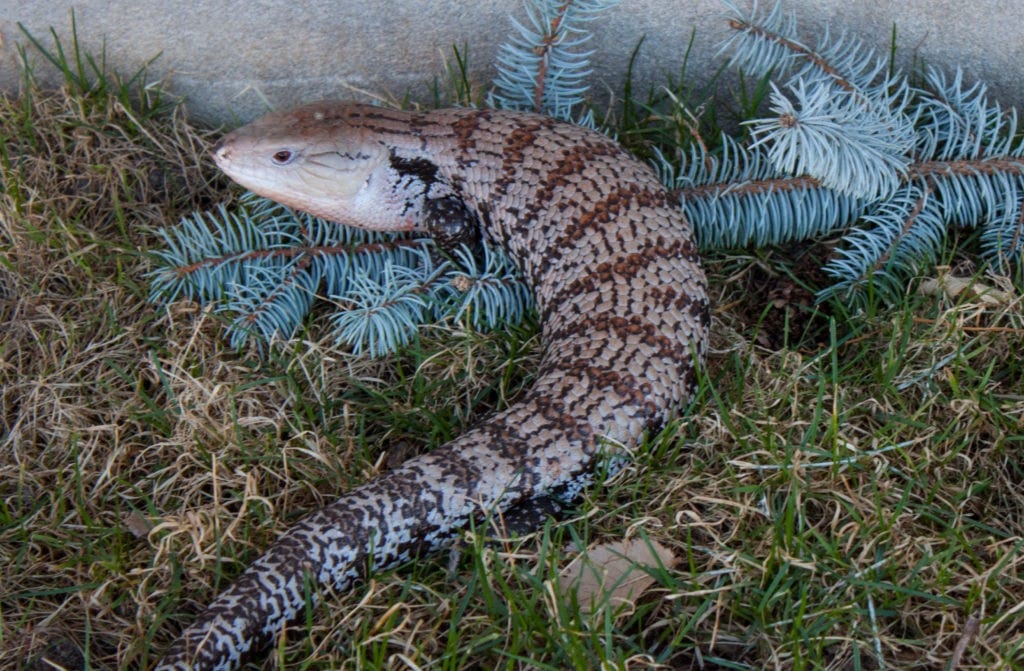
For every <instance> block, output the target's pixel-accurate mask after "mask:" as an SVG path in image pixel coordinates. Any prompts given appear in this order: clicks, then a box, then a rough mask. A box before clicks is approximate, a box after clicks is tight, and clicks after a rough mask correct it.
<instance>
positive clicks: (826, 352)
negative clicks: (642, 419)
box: [0, 67, 1024, 670]
mask: <svg viewBox="0 0 1024 671" xmlns="http://www.w3.org/2000/svg"><path fill="white" fill-rule="evenodd" d="M66 74H67V75H68V77H67V82H66V86H65V87H64V88H63V89H61V90H59V91H46V90H42V89H40V88H39V87H38V86H36V85H35V84H34V83H33V82H32V81H31V78H29V79H28V80H27V81H28V85H27V86H26V88H25V90H24V91H23V92H22V94H21V95H20V96H18V97H9V98H4V99H2V100H0V135H2V136H3V149H2V152H3V153H2V155H0V159H2V164H0V180H2V201H0V383H2V391H0V422H2V424H0V566H2V567H4V569H3V571H2V574H0V650H2V651H3V656H2V657H0V668H12V669H50V668H55V667H54V666H52V664H59V665H62V666H63V667H64V668H68V669H81V668H93V669H114V668H146V667H149V666H151V665H152V664H154V663H155V661H156V659H157V658H158V657H159V655H160V653H161V651H163V650H164V649H166V647H167V646H168V645H169V644H170V642H171V640H172V639H173V638H174V637H175V635H176V633H177V632H178V631H180V630H181V628H182V627H184V626H185V625H186V624H187V623H188V622H190V621H191V620H192V619H193V618H194V616H195V615H196V613H197V612H198V611H199V610H200V609H201V608H202V607H203V605H204V604H206V603H208V602H209V601H210V599H211V598H212V596H213V595H214V594H215V593H216V592H217V591H218V590H220V589H222V588H223V587H224V586H225V585H227V584H228V582H229V581H230V580H231V579H232V578H233V577H234V576H236V575H238V574H239V573H240V571H241V570H242V569H243V568H244V567H245V566H246V565H247V564H248V563H249V562H251V561H252V560H253V559H254V558H255V557H256V556H258V554H259V553H260V552H261V550H262V549H264V548H265V547H266V546H267V545H268V544H269V543H270V542H271V541H272V540H273V538H274V537H275V536H276V535H278V534H279V533H281V532H282V531H283V530H284V529H285V528H287V527H288V526H289V525H290V524H292V523H294V522H295V521H296V520H297V519H298V518H299V517H301V515H302V514H303V513H304V512H307V511H309V510H311V509H313V508H315V507H317V506H319V505H321V504H323V503H324V502H325V501H328V500H330V499H331V497H332V496H333V495H334V494H336V493H337V492H340V491H343V490H345V489H347V488H349V487H351V486H353V485H354V484H356V483H360V482H363V481H365V480H366V479H368V478H371V477H373V475H374V474H376V473H379V472H382V471H384V470H387V469H388V468H391V467H392V466H393V465H394V464H395V463H398V462H400V461H402V460H404V459H405V458H406V457H408V456H409V455H410V454H414V453H416V452H419V451H422V450H428V449H430V448H431V446H435V445H438V444H440V443H441V442H443V441H445V440H446V439H448V438H450V437H452V436H454V435H457V434H458V433H459V432H461V431H462V430H464V428H465V427H466V426H467V425H469V424H470V423H472V422H473V421H474V420H475V419H478V418H480V417H482V416H485V415H486V414H487V413H488V412H490V411H492V410H493V409H495V408H498V407H502V406H504V405H506V404H508V403H510V402H514V400H515V397H516V394H517V393H518V392H519V391H520V390H521V389H522V388H523V387H524V386H525V385H527V384H529V377H530V373H531V370H532V369H533V367H534V365H535V364H536V362H537V360H538V356H539V345H538V342H537V329H536V324H535V323H531V322H529V321H528V322H527V323H526V324H524V325H521V326H517V327H512V328H508V329H505V330H502V331H500V332H497V333H491V334H478V333H473V332H471V331H469V330H467V329H466V328H465V326H464V325H463V324H460V323H446V324H439V325H436V326H433V327H430V328H427V329H425V330H424V332H423V333H422V335H421V337H420V338H419V340H418V341H417V342H415V343H413V344H412V345H410V346H408V347H405V348H403V349H401V350H400V351H399V352H398V353H396V354H394V355H392V356H389V357H385V358H382V359H376V360H373V359H367V358H364V357H357V356H354V355H352V354H350V353H347V352H345V351H343V350H340V349H339V348H337V347H335V346H334V345H333V342H332V337H331V334H330V330H329V328H328V324H327V322H328V319H327V317H328V315H326V314H322V313H315V314H314V315H313V316H312V317H311V318H310V320H309V321H308V324H307V325H306V326H305V327H304V329H303V330H302V332H301V333H300V334H299V335H298V336H297V337H295V338H294V339H292V340H291V341H289V342H287V343H283V344H280V345H279V346H277V347H274V348H271V349H269V350H267V351H266V352H265V353H264V354H263V355H260V353H259V352H258V350H257V349H255V348H251V349H245V350H243V351H235V350H233V349H231V348H230V347H228V345H227V344H226V343H225V340H224V337H223V334H224V323H223V320H222V318H221V316H220V315H219V314H217V313H214V312H212V311H211V310H209V309H205V308H203V307H201V306H197V305H195V304H192V303H188V302H178V303H174V304H172V305H170V306H169V307H159V306H157V305H155V304H154V303H152V302H150V301H149V300H148V298H147V297H148V292H149V288H148V285H147V273H148V272H149V271H150V270H151V269H152V262H151V260H150V258H149V256H148V255H147V252H148V251H149V250H151V249H153V248H155V247H158V246H159V245H160V244H161V243H160V239H159V238H158V237H157V235H156V234H155V230H156V229H157V228H159V227H163V226H168V225H172V224H174V223H175V222H176V221H178V219H179V218H180V217H182V216H184V215H186V214H188V213H190V212H192V211H194V210H197V209H206V208H210V207H213V206H214V205H216V204H217V203H221V202H227V201H230V200H232V199H235V198H237V197H238V195H239V191H238V190H237V189H236V188H234V187H232V186H230V185H229V184H228V183H227V182H226V180H224V179H223V178H221V177H219V176H218V175H217V173H216V170H215V169H214V167H213V165H212V162H211V161H210V158H209V153H208V150H209V147H210V145H211V144H212V142H213V141H214V140H215V139H216V137H218V136H219V132H216V131H210V130H206V129H202V128H198V127H196V126H195V125H192V124H190V123H189V122H188V120H187V119H186V117H185V115H184V112H183V109H182V108H181V107H178V106H176V105H174V104H172V103H169V102H167V101H166V100H164V99H162V98H161V94H160V92H159V90H158V89H154V88H149V89H143V88H141V87H139V86H138V82H137V81H136V82H121V81H119V80H117V79H116V78H115V77H113V76H110V75H107V76H105V77H101V78H99V80H98V81H96V82H95V83H91V84H87V83H86V82H85V78H83V77H79V75H81V74H82V72H79V71H78V70H76V69H75V68H74V67H70V68H69V69H68V70H67V72H66ZM628 131H629V129H623V133H624V134H625V135H627V136H628ZM832 245H833V243H832V241H822V242H815V243H803V244H799V245H794V246H792V247H789V248H785V249H768V250H746V251H738V252H732V253H724V252H719V253H713V254H709V255H708V256H707V258H706V269H707V271H708V274H709V278H710V285H711V294H712V297H713V302H714V306H715V308H714V319H713V329H712V341H711V354H710V357H709V360H708V362H707V366H706V369H705V375H704V379H703V380H702V386H701V392H700V394H699V396H698V397H697V398H696V399H695V400H694V402H693V404H692V407H691V408H689V410H688V412H687V414H686V415H685V417H684V418H683V419H681V420H680V421H678V422H675V423H673V424H672V425H671V426H669V427H667V428H666V429H665V430H664V431H662V432H661V433H659V434H657V435H652V436H650V437H649V438H648V440H647V441H646V442H645V443H644V444H643V445H642V446H641V448H640V449H639V450H637V454H636V455H635V459H634V460H633V462H632V463H631V464H630V466H629V467H628V468H627V469H626V470H625V471H624V472H623V473H621V474H620V475H618V476H617V477H616V478H615V479H614V480H613V481H612V482H611V483H609V484H606V485H602V486H599V487H594V488H593V489H592V490H591V491H590V492H588V493H587V494H586V496H585V499H584V500H583V501H581V502H579V503H578V505H577V506H576V507H574V508H572V509H571V510H569V511H568V513H569V514H568V515H567V517H566V518H565V519H564V520H562V521H560V522H558V523H553V524H550V525H548V526H546V527H545V528H544V529H543V530H541V531H540V532H539V533H537V534H535V535H533V536H530V537H527V538H525V539H521V540H516V541H514V542H512V541H504V542H496V541H492V540H490V539H488V538H487V534H486V533H485V531H486V530H481V532H480V533H477V534H467V536H466V537H465V538H464V540H463V542H462V543H460V544H459V545H458V546H457V547H456V549H455V550H454V551H453V552H452V553H450V554H444V555H436V556H433V557H430V558H428V559H426V560H424V561H418V562H415V563H414V564H413V565H410V566H408V567H405V568H402V569H399V570H397V571H393V572H389V573H383V574H378V575H375V576H373V578H372V580H370V581H368V583H367V584H366V585H365V586H364V587H362V588H360V589H357V590H355V591H353V592H351V593H347V594H339V595H328V596H327V597H326V599H325V601H326V603H325V605H324V606H322V607H319V608H316V609H312V610H311V612H310V613H309V614H308V615H307V617H306V618H305V621H304V622H300V623H298V624H296V625H295V626H294V627H293V628H292V629H291V630H290V632H289V635H288V636H286V637H283V638H282V639H281V640H280V642H279V645H278V646H277V648H276V649H275V650H274V651H271V653H270V655H269V656H268V658H267V661H264V662H263V666H262V667H261V668H267V669H269V668H289V669H300V668H301V669H377V668H389V669H421V668H423V669H426V668H430V669H489V668H502V669H569V668H576V669H596V668H603V669H627V668H628V669H648V668H650V669H653V668H664V669H690V668H693V669H786V670H789V669H844V670H845V669H936V670H938V669H1017V668H1024V488H1022V486H1021V483H1022V482H1024V456H1022V452H1024V357H1022V345H1024V301H1022V299H1021V297H1020V292H1019V288H1018V289H1015V288H1014V287H1013V286H1012V285H1010V284H1009V283H1008V282H1007V281H1005V280H1003V279H1001V278H998V277H995V276H991V275H987V274H985V273H984V272H983V271H982V270H979V269H977V268H976V267H975V266H974V265H973V260H974V259H975V258H976V256H975V255H974V254H973V253H972V252H973V250H974V246H975V245H976V241H973V240H971V239H970V238H969V236H967V237H964V238H962V239H958V240H954V241H951V245H950V248H949V251H948V252H947V257H946V258H944V259H943V260H942V261H943V263H944V264H945V265H946V266H948V269H946V270H939V271H930V275H929V277H930V278H931V279H937V278H945V277H958V278H959V277H968V278H974V279H976V280H977V284H976V285H975V286H974V288H973V289H968V290H967V291H964V292H962V293H959V294H957V295H956V296H953V295H952V292H950V291H943V290H939V291H937V292H927V291H922V290H921V288H920V286H919V284H918V283H916V282H915V283H913V284H911V285H910V286H909V287H908V289H907V292H906V294H905V296H904V297H903V299H902V301H901V302H899V303H898V304H891V303H883V302H881V301H868V303H867V309H866V310H863V311H857V312H852V311H850V310H848V309H847V308H846V307H845V306H844V305H843V304H842V303H841V302H838V301H835V300H833V301H830V302H827V303H823V304H817V305H816V304H815V303H814V301H813V292H814V291H815V290H816V289H817V288H820V284H818V283H820V282H821V281H822V280H821V277H820V274H818V273H817V272H816V271H815V270H814V269H815V268H817V267H818V266H819V265H820V263H821V258H822V257H823V256H824V255H826V254H828V253H829V250H830V249H831V248H832ZM979 287H981V288H989V289H993V290H999V291H1001V292H1002V293H1001V294H989V295H987V296H986V295H981V293H980V289H979ZM993 296H995V297H994V298H993ZM623 539H641V540H644V541H645V542H646V539H650V540H651V541H656V542H657V543H659V544H660V545H661V546H664V547H665V548H667V549H668V550H669V551H670V552H671V554H672V556H673V558H674V559H673V560H672V561H670V562H668V563H667V564H665V563H663V564H662V565H660V566H654V567H652V568H650V569H648V570H649V572H650V573H651V575H652V577H653V578H654V581H653V585H652V586H651V587H650V588H649V589H648V590H647V591H646V592H644V593H643V594H641V595H639V596H636V597H635V598H632V599H630V600H628V601H627V602H626V603H625V604H623V605H622V606H621V607H620V608H618V609H617V610H615V609H609V608H605V609H597V610H594V611H588V610H587V609H581V608H579V607H578V603H577V601H578V600H577V599H576V598H575V596H574V594H573V593H572V592H571V591H570V590H567V589H565V588H563V587H562V586H561V585H560V582H559V580H558V577H559V574H560V572H561V571H562V570H563V568H564V567H565V566H566V565H568V564H569V563H570V562H571V560H572V559H573V558H574V557H576V556H577V555H578V554H579V553H580V552H581V551H586V550H587V549H588V548H594V547H596V546H599V545H601V544H604V543H608V542H613V541H620V540H623ZM44 659H48V660H50V661H49V662H46V661H44ZM48 664H50V665H48Z"/></svg>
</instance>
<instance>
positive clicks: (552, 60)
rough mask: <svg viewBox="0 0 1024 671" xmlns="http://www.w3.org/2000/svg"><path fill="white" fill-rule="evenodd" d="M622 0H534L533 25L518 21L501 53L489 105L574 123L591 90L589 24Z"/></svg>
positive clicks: (528, 8) (529, 5) (529, 10)
mask: <svg viewBox="0 0 1024 671" xmlns="http://www.w3.org/2000/svg"><path fill="white" fill-rule="evenodd" d="M617 4H618V0H532V2H528V3H525V9H526V16H527V19H528V22H529V25H524V24H522V23H520V22H519V21H517V20H515V19H512V25H513V27H514V28H515V32H516V34H515V35H514V36H513V37H512V39H511V41H509V42H507V43H505V44H504V45H502V46H501V48H500V49H499V50H498V77H497V78H496V79H495V80H494V90H493V91H492V92H491V94H490V95H489V96H488V104H489V105H490V106H491V107H496V108H499V109H511V110H520V111H531V112H542V113H544V114H548V115H550V116H553V117H555V118H556V119H564V120H567V121H568V120H572V119H573V115H574V113H575V111H576V108H577V107H578V106H579V105H580V104H581V103H582V102H583V100H584V96H585V95H586V93H587V91H588V89H589V86H588V85H587V84H586V83H585V82H586V78H587V77H588V76H589V75H590V56H591V55H592V54H593V53H594V52H593V50H590V51H585V50H583V48H582V47H583V45H585V44H586V43H587V42H589V41H590V39H591V37H592V34H591V33H590V32H589V31H588V30H587V29H586V24H587V23H588V22H590V21H591V20H593V19H595V18H597V17H598V16H599V15H600V14H601V13H602V12H605V11H607V10H608V9H610V8H612V7H614V6H615V5H617Z"/></svg>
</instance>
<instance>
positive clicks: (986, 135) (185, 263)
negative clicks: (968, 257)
mask: <svg viewBox="0 0 1024 671" xmlns="http://www.w3.org/2000/svg"><path fill="white" fill-rule="evenodd" d="M615 4H616V2H615V1H614V0H530V1H529V2H528V4H527V5H526V12H527V18H528V23H529V25H523V24H520V23H518V22H515V23H514V26H515V35H514V36H513V38H512V40H511V41H510V42H509V43H508V44H506V45H504V46H503V47H502V49H501V51H500V55H499V57H498V61H499V62H498V66H499V75H498V77H497V79H496V81H495V87H494V90H493V91H492V93H491V95H490V96H489V103H490V104H491V105H492V106H496V107H502V108H510V109H522V110H533V111H539V112H543V113H546V114H549V115H552V116H556V117H559V118H563V119H570V118H571V117H572V115H573V114H574V113H576V109H577V108H578V107H579V106H580V104H581V103H582V102H583V99H584V95H585V93H586V91H587V87H586V85H585V83H584V82H585V79H586V77H587V75H588V74H589V72H590V71H589V58H590V55H591V52H589V51H583V50H582V49H581V48H582V46H583V45H585V44H586V43H587V41H588V40H589V38H590V34H589V32H588V31H587V30H586V25H587V22H589V21H590V20H592V19H593V18H595V17H596V16H597V15H598V14H600V13H601V12H603V11H605V10H606V9H608V8H609V7H611V6H613V5H615ZM726 5H727V6H728V7H729V8H730V10H731V11H732V16H731V18H730V19H729V25H730V26H731V27H732V28H733V29H734V31H735V32H734V34H733V35H732V37H731V38H730V39H728V40H727V41H726V43H725V45H724V46H723V49H727V50H730V51H731V52H732V60H731V62H732V64H733V65H734V66H735V67H738V68H741V69H742V70H744V71H745V72H749V73H754V74H759V75H761V76H765V77H768V76H770V77H771V78H772V79H771V81H770V86H771V95H770V111H771V112H772V113H773V116H770V117H766V118H763V119H756V120H754V121H752V122H749V123H750V128H751V131H752V137H753V141H752V142H750V143H749V144H746V145H743V144H741V143H739V142H737V141H736V140H733V139H732V138H729V137H727V136H723V137H722V138H721V142H720V143H719V146H717V147H716V148H714V149H709V148H708V147H707V146H706V145H705V144H704V143H703V142H701V141H698V142H695V143H693V145H692V146H690V147H689V148H688V149H687V150H676V151H677V153H676V155H675V156H666V155H664V154H662V153H659V152H658V151H657V149H655V168H656V169H657V170H658V171H659V173H660V175H661V178H662V180H663V182H664V183H665V184H666V185H667V186H668V187H669V188H671V189H674V190H675V193H676V194H677V195H678V196H679V201H680V206H681V208H682V209H683V211H684V212H685V213H686V215H687V216H688V217H689V219H690V221H691V222H692V223H693V225H694V227H695V229H696V231H697V236H698V240H699V242H700V244H701V247H702V248H703V249H706V250H707V249H726V248H736V247H746V246H751V245H753V246H763V245H773V244H781V243H787V242H792V241H798V240H804V239H808V238H812V237H818V236H822V235H833V236H834V235H840V236H841V238H840V240H841V246H840V247H839V248H838V249H837V250H836V252H835V254H834V257H833V258H832V259H831V260H830V261H828V263H827V264H826V265H825V271H826V272H827V273H828V274H830V275H831V276H832V277H833V278H834V280H835V281H834V284H832V285H831V286H830V287H827V288H825V289H824V290H823V291H822V292H821V294H820V298H825V297H828V296H841V297H845V298H846V299H847V300H856V299H857V297H858V296H861V295H863V294H864V290H865V288H866V287H867V286H868V285H869V283H870V284H871V286H873V288H874V289H873V290H874V292H875V293H876V294H880V295H882V296H883V297H888V298H890V299H893V300H895V299H896V298H898V296H899V295H900V294H901V293H902V292H904V291H905V290H906V282H907V280H908V279H910V278H911V277H912V276H913V275H915V274H916V273H918V272H920V270H921V269H922V268H923V267H924V266H926V265H927V264H928V263H931V262H932V261H934V259H935V258H937V256H938V255H939V253H940V252H941V247H942V244H943V242H944V239H945V236H946V234H947V231H948V229H949V227H950V226H960V227H967V228H972V227H980V229H981V230H980V236H979V237H980V240H981V245H982V254H983V256H984V258H985V259H986V260H987V261H988V262H989V263H990V264H991V265H992V267H994V268H995V269H996V270H998V271H1000V272H1003V273H1010V272H1012V271H1013V270H1014V269H1017V270H1019V269H1020V268H1021V266H1022V258H1024V205H1022V201H1024V142H1022V141H1021V138H1020V135H1019V134H1018V127H1017V115H1016V111H1015V110H1012V109H1010V110H1004V109H1002V108H1001V107H1000V106H999V105H998V104H996V103H993V102H991V101H989V100H988V98H987V95H986V89H985V87H984V86H983V85H980V84H973V85H967V84H966V83H965V82H964V79H963V75H962V73H961V72H960V71H959V70H958V71H957V72H956V73H955V74H954V75H953V76H951V77H947V76H946V75H944V74H943V73H942V72H940V71H938V70H934V69H931V70H928V71H927V72H926V73H925V74H924V85H923V86H922V87H912V86H911V85H910V84H909V82H908V80H907V79H906V78H905V77H904V76H902V75H900V74H899V73H894V72H890V71H889V68H888V64H887V62H886V61H885V60H884V59H881V58H878V57H876V56H875V54H874V53H873V52H872V51H871V50H870V49H868V48H867V47H865V45H864V44H863V43H862V42H861V41H859V40H857V39H854V38H853V37H851V36H850V35H847V34H845V33H844V34H839V35H838V36H835V37H833V36H832V35H831V34H830V33H826V35H825V36H824V38H822V40H821V46H820V47H815V46H811V45H807V44H804V43H802V42H801V41H800V40H799V36H798V34H797V25H796V20H795V19H794V18H793V16H792V15H788V14H786V13H785V12H784V10H783V6H782V4H781V2H780V3H775V4H774V5H772V6H771V7H770V8H769V9H766V10H762V9H761V7H760V5H759V4H758V3H757V2H755V3H754V4H753V7H752V9H751V11H750V12H743V11H741V10H739V9H738V8H737V6H736V5H735V4H733V3H731V2H726ZM670 97H671V96H670ZM676 104H677V105H678V104H679V103H678V101H677V102H676ZM583 122H584V123H588V124H590V125H593V119H592V117H584V118H583ZM698 140H699V138H698ZM160 235H161V237H162V238H163V240H164V243H165V245H166V247H165V249H163V250H160V251H158V252H156V253H155V254H154V257H155V260H156V264H157V268H156V270H154V271H153V273H152V274H151V293H152V296H153V297H154V299H155V300H159V301H163V302H169V301H172V300H175V299H177V298H191V299H194V300H198V301H201V302H218V304H219V305H220V308H219V309H220V310H222V311H224V312H226V313H229V314H231V315H232V316H233V321H232V322H231V326H230V327H229V330H228V333H229V338H230V340H231V342H232V344H233V345H235V346H238V347H241V346H243V345H244V344H246V343H247V342H250V341H251V340H253V339H254V337H255V340H256V341H257V342H260V341H267V340H271V339H273V338H283V337H288V336H290V335H292V334H293V333H295V331H296V330H297V329H298V328H300V326H301V325H302V323H303V322H304V321H305V319H306V316H307V314H308V313H309V310H310V309H311V307H312V305H313V303H314V300H315V298H316V296H325V297H327V298H328V299H329V300H330V301H332V302H334V303H335V304H336V305H337V306H338V308H339V312H338V313H337V314H336V315H335V316H334V317H333V323H334V326H335V329H336V335H337V339H338V341H339V342H341V343H344V344H346V345H348V346H349V347H351V348H352V349H354V350H355V351H359V352H366V353H368V354H372V355H377V354H382V353H385V352H388V351H391V350H393V349H394V348H396V347H398V346H400V345H402V344H405V343H408V342H410V341H411V340H412V338H413V337H414V336H415V333H416V329H417V328H418V326H419V325H420V324H423V323H425V322H427V321H431V320H439V319H446V318H447V319H457V320H463V321H466V323H468V324H469V325H471V326H472V327H474V328H478V329H487V328H493V327H494V326H496V325H498V324H500V323H503V322H516V321H518V320H520V319H521V318H522V317H523V315H524V314H525V313H526V311H527V310H529V306H530V295H529V292H528V291H527V290H526V287H525V285H524V284H523V282H522V281H521V279H520V277H519V275H518V273H517V271H516V269H515V268H514V267H513V266H512V264H511V263H510V262H509V261H508V259H507V258H506V257H504V255H503V254H502V253H501V252H500V250H495V249H491V248H489V247H488V246H487V245H486V244H485V245H483V248H482V250H479V252H478V253H477V254H474V252H473V250H470V249H461V250H457V251H456V253H455V254H454V255H452V257H451V258H450V259H441V258H440V257H439V256H438V254H437V253H436V251H435V250H433V247H432V245H431V243H430V242H429V241H425V240H418V239H412V238H406V237H388V236H385V235H383V234H379V233H369V232H366V231H363V230H360V229H354V228H349V227H346V226H340V225H337V224H333V223H331V222H326V221H323V220H320V219H316V218H313V217H309V216H307V215H302V214H296V213H293V212H292V211H290V210H288V209H287V208H284V207H282V206H280V205H277V204H274V203H271V202H269V201H265V200H262V199H256V198H251V197H250V198H248V199H247V200H244V201H243V203H242V205H241V206H240V207H239V209H238V211H229V210H227V209H225V208H223V207H222V208H219V209H218V210H216V211H213V212H206V213H196V214H193V215H192V216H191V217H187V218H185V219H184V220H183V221H182V222H181V224H180V225H179V226H178V227H177V228H174V229H168V230H164V231H160Z"/></svg>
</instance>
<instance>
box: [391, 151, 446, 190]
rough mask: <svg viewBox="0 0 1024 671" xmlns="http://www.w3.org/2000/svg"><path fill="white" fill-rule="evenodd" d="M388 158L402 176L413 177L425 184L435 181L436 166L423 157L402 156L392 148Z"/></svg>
mask: <svg viewBox="0 0 1024 671" xmlns="http://www.w3.org/2000/svg"><path fill="white" fill-rule="evenodd" d="M389 160H390V162H391V167H392V168H394V169H395V170H397V171H398V173H399V174H400V175H402V176H403V177H414V178H416V179H418V180H420V181H421V182H423V183H424V184H427V185H430V184H433V183H434V182H436V181H437V166H436V165H435V164H433V163H431V162H430V161H428V160H427V159H425V158H403V157H401V156H398V155H396V154H395V150H394V149H392V150H391V154H390V156H389Z"/></svg>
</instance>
